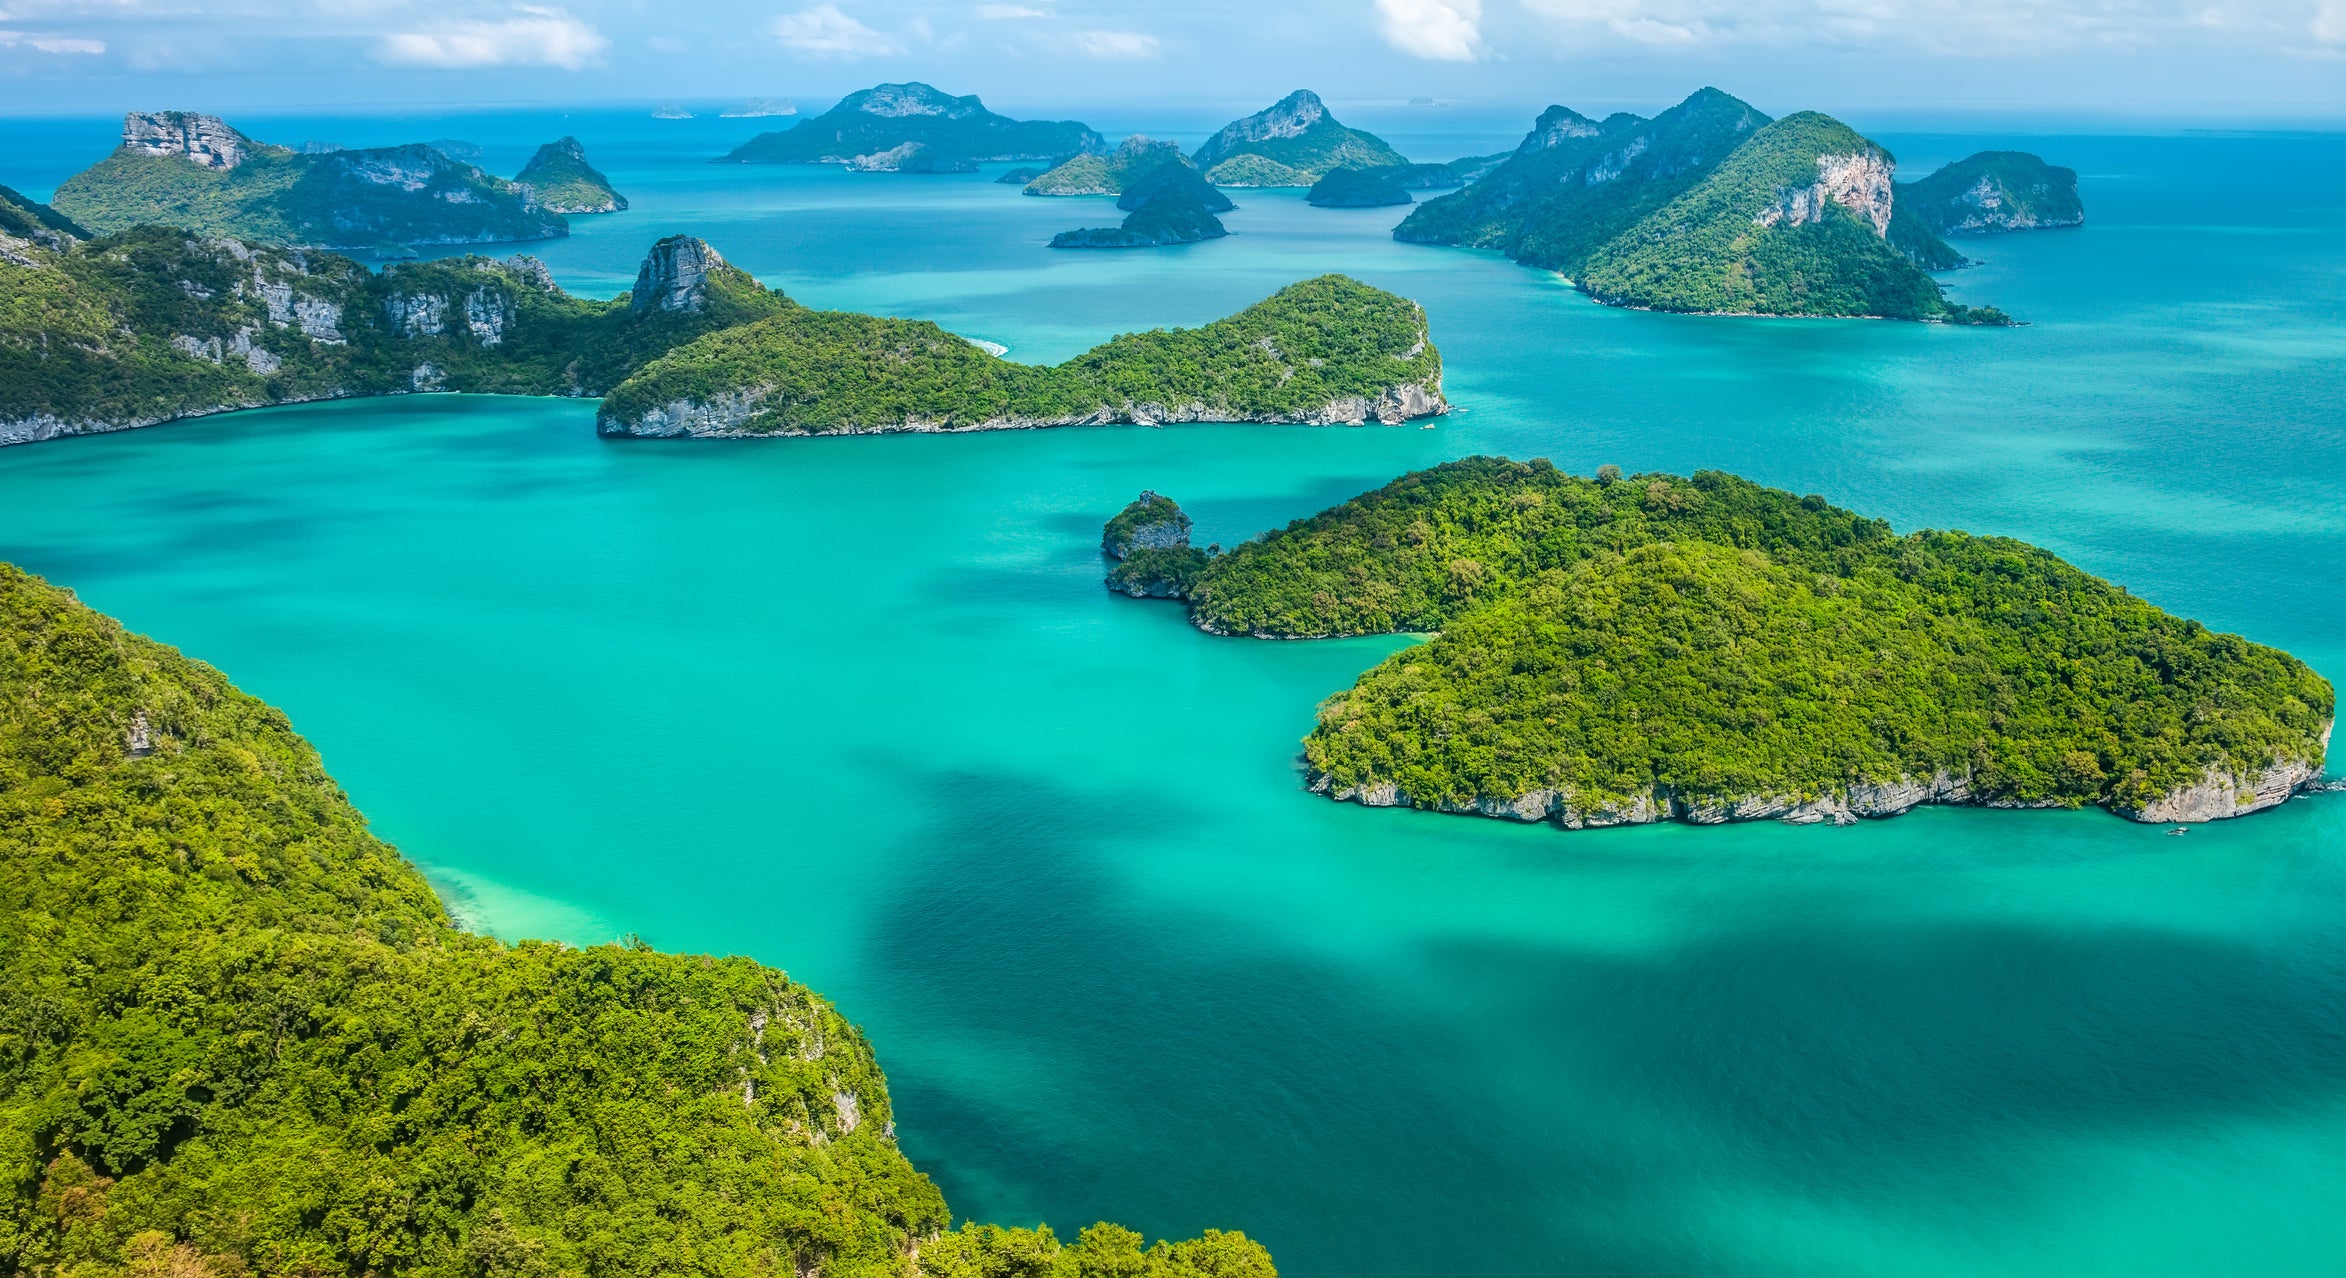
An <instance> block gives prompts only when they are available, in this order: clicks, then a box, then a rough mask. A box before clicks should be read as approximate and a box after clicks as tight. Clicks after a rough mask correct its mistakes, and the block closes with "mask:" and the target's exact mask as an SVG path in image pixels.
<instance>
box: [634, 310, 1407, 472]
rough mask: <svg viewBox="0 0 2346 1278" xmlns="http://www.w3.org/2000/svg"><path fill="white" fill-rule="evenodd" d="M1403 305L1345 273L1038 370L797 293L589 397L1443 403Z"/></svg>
mask: <svg viewBox="0 0 2346 1278" xmlns="http://www.w3.org/2000/svg"><path fill="white" fill-rule="evenodd" d="M1441 376H1442V364H1441V355H1440V353H1439V352H1438V351H1437V350H1436V349H1435V348H1434V346H1433V344H1432V342H1431V341H1430V340H1429V339H1428V336H1427V333H1426V322H1425V314H1424V312H1423V311H1422V310H1421V309H1419V307H1418V306H1417V304H1416V303H1414V302H1411V301H1409V300H1408V299H1406V298H1401V297H1396V296H1394V295H1392V294H1390V293H1386V292H1384V291H1382V290H1379V289H1374V288H1371V287H1369V286H1368V285H1365V284H1362V283H1360V282H1359V281H1357V280H1352V279H1349V278H1346V277H1344V276H1341V275H1326V276H1321V277H1319V278H1318V279H1312V280H1305V281H1303V282H1302V283H1299V284H1292V285H1289V286H1288V287H1286V288H1284V289H1281V290H1280V291H1279V292H1278V293H1276V294H1274V295H1272V296H1271V297H1270V298H1268V299H1266V300H1264V301H1262V302H1259V303H1257V304H1255V305H1253V306H1250V307H1248V308H1247V309H1246V310H1244V311H1241V312H1239V313H1238V314H1236V315H1233V316H1230V317H1228V318H1226V319H1221V320H1216V321H1214V322H1213V323H1211V324H1207V325H1204V326H1202V327H1199V328H1193V329H1181V328H1175V329H1156V330H1152V331H1150V332H1146V333H1128V334H1125V335H1124V336H1121V337H1117V338H1115V339H1113V340H1111V341H1109V342H1107V343H1104V344H1103V345H1100V346H1098V347H1095V348H1093V349H1092V350H1090V351H1088V352H1086V353H1084V354H1082V355H1078V356H1076V357H1075V358H1074V359H1071V360H1068V361H1067V362H1066V363H1063V364H1058V365H1053V366H1042V365H1034V364H1021V363H1017V362H1014V361H1011V360H1005V359H998V358H996V357H994V356H992V355H989V354H987V353H986V352H984V351H982V350H980V349H979V348H978V347H976V346H975V345H973V344H971V343H970V342H969V341H967V340H966V339H964V338H960V337H957V336H955V335H953V334H951V333H948V332H946V331H945V330H944V329H941V328H939V327H937V326H936V325H934V324H930V323H926V322H924V321H917V320H899V319H887V318H881V317H876V316H869V315H853V314H846V313H842V312H836V311H815V310H808V309H805V308H799V307H793V308H791V309H790V310H787V311H785V312H783V313H781V314H778V315H775V316H773V317H772V318H769V319H765V320H761V321H759V322H757V323H754V324H748V325H744V326H741V327H737V328H730V329H726V330H723V331H720V332H716V333H712V334H710V335H708V336H706V337H703V338H700V339H698V340H696V341H693V342H690V343H687V344H685V345H683V346H679V347H677V348H676V349H674V350H672V351H670V352H669V353H668V354H666V355H664V356H662V357H660V358H658V359H655V360H653V361H652V362H650V363H649V364H647V365H645V366H644V367H643V369H642V370H641V371H639V372H637V373H636V374H635V375H634V376H632V377H630V378H628V379H627V380H626V381H625V382H623V383H621V384H620V385H619V386H618V387H617V388H616V389H614V390H613V391H612V392H611V394H610V395H609V397H607V398H606V399H605V400H604V401H603V408H602V412H601V414H600V417H599V418H598V425H599V428H600V429H602V430H603V431H604V432H605V433H608V434H623V435H718V434H727V435H772V434H813V433H831V432H858V431H878V430H976V429H990V428H998V427H1003V426H1043V425H1074V424H1099V423H1106V422H1120V421H1146V422H1161V421H1182V420H1190V421H1195V420H1210V421H1310V422H1329V421H1362V420H1366V419H1369V418H1375V419H1378V420H1392V421H1399V420H1402V419H1404V418H1407V417H1419V416H1426V415H1430V414H1433V413H1438V412H1441V411H1444V409H1445V408H1446V404H1445V403H1444V402H1443V401H1442V398H1441Z"/></svg>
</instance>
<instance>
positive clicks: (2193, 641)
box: [1110, 457, 2336, 829]
mask: <svg viewBox="0 0 2346 1278" xmlns="http://www.w3.org/2000/svg"><path fill="white" fill-rule="evenodd" d="M1142 517H1143V518H1145V519H1146V520H1148V521H1149V522H1150V523H1152V524H1153V525H1155V526H1159V527H1162V526H1164V525H1165V523H1166V522H1167V521H1168V520H1169V519H1170V518H1171V516H1170V515H1169V514H1168V513H1167V512H1164V511H1147V512H1143V515H1142ZM1119 518H1126V519H1132V518H1133V512H1132V511H1131V509H1130V508H1128V510H1127V512H1126V514H1125V515H1123V516H1119ZM1135 522H1137V520H1135ZM1181 531H1182V541H1183V542H1184V543H1185V542H1186V535H1187V526H1186V520H1182V521H1181ZM1175 553H1176V552H1175V550H1173V549H1150V550H1146V551H1143V550H1134V551H1132V552H1131V557H1128V558H1127V560H1126V561H1125V562H1126V564H1132V563H1133V562H1134V559H1136V558H1138V557H1139V556H1141V555H1143V554H1146V555H1151V556H1163V557H1165V558H1166V559H1167V560H1171V559H1172V557H1173V556H1174V555H1175ZM1183 559H1184V560H1186V562H1182V561H1173V562H1170V563H1160V564H1158V565H1149V566H1150V567H1152V568H1155V569H1156V571H1155V573H1154V575H1153V576H1151V577H1149V578H1147V579H1145V580H1142V581H1140V582H1139V583H1137V584H1140V585H1142V586H1143V587H1144V589H1141V590H1132V589H1130V584H1132V583H1129V582H1127V583H1120V582H1119V581H1118V580H1117V578H1116V576H1115V574H1111V579H1110V585H1111V587H1112V588H1117V589H1123V590H1125V591H1126V592H1127V593H1164V594H1178V595H1180V596H1181V597H1184V598H1186V599H1187V601H1188V604H1189V608H1190V615H1191V620H1192V621H1193V622H1194V623H1195V624H1196V625H1198V626H1199V627H1200V628H1202V629H1205V630H1207V631H1210V632H1213V633H1216V634H1231V635H1257V636H1263V637H1274V638H1317V637H1324V636H1335V635H1364V634H1387V633H1394V632H1420V633H1430V634H1433V635H1434V636H1435V637H1434V638H1433V639H1432V640H1431V641H1430V642H1428V643H1425V644H1423V645H1419V646H1415V647H1411V648H1407V649H1404V650H1403V651H1401V652H1399V653H1396V654H1395V655H1394V656H1392V657H1390V658H1388V659H1387V660H1386V661H1385V662H1383V663H1382V664H1380V665H1378V666H1377V667H1375V668H1374V669H1372V670H1370V671H1369V672H1368V673H1367V674H1364V675H1362V676H1361V678H1360V680H1359V682H1358V683H1356V684H1355V685H1354V686H1353V687H1352V689H1351V690H1350V691H1348V692H1345V693H1341V694H1339V695H1337V696H1336V697H1334V698H1331V699H1330V700H1329V701H1328V702H1327V703H1326V704H1325V705H1324V706H1323V707H1322V708H1321V712H1320V718H1319V724H1318V726H1317V727H1316V728H1314V729H1313V731H1312V733H1311V735H1310V737H1309V738H1308V739H1307V740H1306V741H1305V743H1304V756H1305V760H1306V762H1307V765H1308V768H1309V784H1310V785H1311V787H1312V788H1313V789H1314V790H1317V791H1319V792H1321V793H1325V794H1327V795H1329V796H1331V797H1333V798H1338V799H1348V800H1352V801H1355V802H1359V803H1364V804H1368V805H1370V806H1410V807H1417V808H1425V809H1430V810H1435V811H1443V812H1461V813H1479V814H1481V815H1485V816H1495V817H1504V818H1507V819H1510V820H1520V821H1550V822H1554V823H1557V824H1560V825H1562V826H1565V827H1567V828H1573V829H1578V828H1582V827H1586V826H1603V825H1621V824H1636V823H1643V822H1651V821H1664V820H1683V821H1691V822H1696V823H1714V822H1721V821H1735V820H1754V819H1761V818H1775V819H1781V820H1788V821H1795V822H1814V821H1833V822H1848V821H1854V820H1856V819H1858V818H1860V817H1869V816H1888V815H1893V814H1896V813H1899V812H1903V811H1905V810H1907V809H1909V808H1911V807H1914V806H1916V805H1918V804H1924V803H1962V804H1975V805H1986V806H1991V807H2078V806H2082V805H2088V804H2090V805H2097V806H2101V807H2104V808H2107V809H2109V810H2111V811H2113V812H2116V813H2118V814H2120V815H2122V816H2125V817H2128V818H2130V819H2132V820H2136V821H2145V822H2176V821H2207V820H2215V819H2219V818H2223V817H2230V816H2237V815H2240V814H2242V813H2247V812H2254V811H2257V810H2260V809H2262V808H2267V807H2271V806H2273V805H2275V804H2278V803H2281V802H2283V801H2284V800H2286V799H2288V798H2289V797H2290V796H2291V795H2293V794H2295V793H2298V792H2299V791H2300V790H2302V789H2304V788H2305V787H2307V786H2308V785H2310V784H2311V783H2313V782H2314V781H2315V779H2316V778H2318V777H2319V776H2320V774H2321V770H2322V764H2323V760H2324V756H2325V754H2326V751H2327V749H2328V744H2329V736H2330V731H2331V725H2332V721H2333V718H2334V716H2335V713H2336V696H2335V693H2334V691H2333V690H2332V689H2331V687H2330V685H2329V684H2328V683H2327V682H2326V681H2324V680H2323V679H2322V678H2321V677H2320V676H2319V675H2317V674H2315V673H2314V672H2313V671H2312V670H2311V669H2309V668H2308V667H2307V666H2306V665H2305V664H2304V663H2303V662H2301V661H2298V660H2297V659H2296V658H2294V657H2291V656H2289V655H2288V654H2287V653H2284V652H2280V651H2278V650H2275V649H2272V648H2267V647H2263V646H2261V645H2258V644H2254V643H2250V642H2248V641H2246V640H2244V639H2241V638H2239V637H2238V636H2234V635H2225V634H2218V633H2216V632H2214V631H2211V630H2209V629H2207V628H2206V627H2205V626H2202V625H2201V624H2199V623H2198V622H2196V621H2189V620H2185V619H2182V618H2178V617H2174V616H2170V615H2169V614H2167V613H2165V612H2162V611H2160V610H2159V609H2157V608H2155V607H2153V606H2152V605H2150V604H2148V603H2145V602H2143V601H2142V600H2140V599H2136V598H2135V597H2133V596H2131V595H2129V594H2127V593H2126V592H2125V591H2124V590H2122V589H2120V588H2118V587H2116V586H2113V585H2111V584H2110V583H2108V582H2105V581H2102V580H2101V579H2099V578H2096V577H2092V576H2089V575H2087V574H2085V573H2083V572H2080V571H2079V570H2077V569H2076V568H2074V567H2072V566H2071V565H2069V564H2067V563H2064V562H2063V561H2061V560H2060V559H2058V558H2056V557H2055V556H2053V555H2052V554H2050V553H2048V552H2046V551H2043V550H2040V549H2038V548H2036V547H2034V546H2030V545H2027V544H2025V543H2022V542H2018V541H2013V540H2011V539H2009V538H2002V537H1975V536H1971V535H1968V534H1965V533H1960V532H1917V533H1911V534H1908V535H1906V536H1898V535H1896V534H1894V533H1892V532H1891V531H1890V528H1889V526H1888V525H1887V524H1884V523H1882V522H1881V521H1879V520H1874V519H1868V518H1865V517H1864V516H1861V515H1857V514H1853V513H1851V512H1849V511H1845V510H1840V509H1837V508H1835V507H1833V506H1832V505H1830V504H1829V503H1827V502H1826V501H1825V500H1824V499H1823V498H1821V497H1815V496H1809V497H1800V496H1795V495H1794V494H1791V493H1786V492H1781V491H1778V490H1775V489H1769V488H1763V487H1760V486H1759V485H1757V484H1753V483H1751V482H1749V481H1747V480H1743V479H1738V478H1736V477H1735V476H1732V475H1727V474H1722V473H1720V472H1716V471H1703V472H1698V473H1696V474H1695V475H1693V476H1692V477H1680V476H1675V475H1659V474H1648V475H1622V474H1621V473H1620V472H1619V471H1618V470H1617V469H1615V468H1613V467H1603V468H1600V469H1599V471H1598V473H1597V476H1596V477H1595V478H1593V479H1584V478H1579V477H1575V476H1572V475H1568V474H1565V473H1563V472H1562V471H1559V470H1557V469H1556V468H1555V467H1553V466H1551V465H1549V464H1548V463H1546V462H1544V461H1536V462H1531V463H1520V462H1511V461H1507V460H1505V459H1502V458H1493V457H1477V458H1469V459H1467V460H1465V461H1459V462H1452V463H1449V464H1447V465H1443V466H1438V467H1435V468H1434V469H1432V470H1427V471H1420V472H1417V473H1415V474H1411V475H1406V476H1403V477H1402V478H1400V479H1398V480H1395V481H1394V482H1393V483H1391V484H1389V485H1387V486H1385V487H1384V488H1381V489H1378V490H1377V491H1375V492H1371V493H1366V494H1363V495H1362V496H1359V497H1356V498H1354V499H1352V500H1351V501H1348V502H1345V503H1344V504H1342V505H1340V506H1337V507H1335V508H1333V509H1330V510H1327V511H1323V512H1322V513H1320V514H1318V515H1315V516H1312V517H1311V518H1309V519H1302V520H1297V521H1296V522H1294V523H1292V524H1290V525H1288V526H1287V527H1286V528H1284V529H1279V530H1274V531H1272V532H1270V533H1268V534H1266V535H1264V536H1263V537H1262V538H1260V539H1259V540H1255V541H1250V542H1247V543H1245V544H1243V545H1241V546H1239V547H1237V548H1236V549H1235V550H1233V551H1231V552H1230V553H1228V554H1224V555H1213V556H1198V555H1196V554H1195V552H1191V553H1190V555H1188V556H1184V557H1183ZM1150 581H1163V582H1165V583H1167V585H1168V586H1169V587H1172V588H1169V589H1165V590H1161V591H1157V590H1148V589H1145V587H1146V586H1147V585H1148V584H1149V583H1150Z"/></svg>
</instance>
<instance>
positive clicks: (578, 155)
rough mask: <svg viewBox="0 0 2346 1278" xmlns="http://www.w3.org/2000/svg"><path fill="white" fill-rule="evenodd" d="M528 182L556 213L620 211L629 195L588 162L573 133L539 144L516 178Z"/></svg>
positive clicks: (517, 181)
mask: <svg viewBox="0 0 2346 1278" xmlns="http://www.w3.org/2000/svg"><path fill="white" fill-rule="evenodd" d="M513 181H514V184H515V185H517V186H526V187H528V188H529V189H530V190H531V192H532V193H534V194H535V195H536V196H537V200H538V203H539V204H540V205H541V206H543V207H545V208H548V209H551V210H553V211H554V212H556V213H562V214H567V215H577V214H582V213H617V212H619V211H620V210H622V209H624V208H626V207H627V197H626V196H624V195H621V194H620V193H619V192H618V191H616V190H614V189H612V186H611V179H609V178H607V177H604V176H603V174H602V172H601V170H599V169H597V168H596V167H595V166H594V165H592V164H589V163H587V158H586V147H584V146H582V145H580V143H579V140H578V139H577V138H573V137H565V138H560V139H558V140H556V141H553V142H548V143H547V144H545V145H544V146H541V147H539V148H538V153H537V154H536V155H533V156H531V157H530V161H529V163H528V164H526V165H523V166H522V170H521V172H520V173H518V174H515V175H514V178H513Z"/></svg>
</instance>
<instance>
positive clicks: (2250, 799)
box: [1209, 628, 2330, 830]
mask: <svg viewBox="0 0 2346 1278" xmlns="http://www.w3.org/2000/svg"><path fill="white" fill-rule="evenodd" d="M1209 629H1210V628H1209ZM2329 742H2330V730H2329V729H2328V728H2325V729H2324V730H2323V732H2322V737H2321V744H2322V749H2323V751H2324V752H2325V754H2326V752H2327V750H2328V748H2329ZM2321 774H2322V760H2321V759H2319V758H2316V759H2312V760H2303V759H2284V760H2280V761H2278V762H2276V763H2274V764H2273V765H2272V766H2271V767H2268V768H2265V769H2263V770H2261V771H2259V772H2256V773H2254V774H2252V775H2249V776H2245V777H2242V776H2236V775H2234V774H2232V773H2231V772H2229V771H2226V770H2224V769H2221V768H2212V769H2210V770H2209V771H2208V773H2207V775H2206V776H2205V777H2203V778H2201V779H2200V780H2199V781H2197V782H2194V783H2193V784H2190V785H2186V786H2180V787H2177V788H2176V789H2174V790H2172V791H2169V792H2168V793H2166V794H2163V795H2160V796H2159V797H2158V798H2156V799H2153V800H2152V801H2150V802H2149V803H2146V804H2144V805H2142V806H2141V807H2127V806H2123V805H2115V804H2113V805H2111V806H2110V810H2111V811H2112V812H2114V813H2116V814H2117V815H2119V816H2122V817H2125V818H2127V819H2128V820H2130V821H2140V822H2144V823H2146V824H2153V825H2169V824H2190V823H2196V822H2201V821H2220V820H2224V819H2226V818H2229V817H2236V816H2246V815H2247V814H2249V813H2251V812H2262V811H2264V810H2265V809H2266V808H2271V807H2276V806H2278V805H2280V804H2282V803H2285V802H2287V801H2288V800H2289V799H2290V798H2292V797H2293V796H2295V795H2299V794H2303V793H2306V792H2308V791H2311V790H2315V789H2319V788H2322V783H2321V780H2320V778H2321ZM1307 784H1308V786H1309V788H1310V789H1311V791H1312V792H1313V793H1315V794H1324V795H1327V796H1328V797H1329V798H1332V799H1336V800H1338V801H1341V802H1350V803H1359V804H1362V805H1364V806H1367V807H1372V808H1392V807H1409V806H1413V801H1412V799H1411V797H1410V795H1409V794H1408V793H1407V792H1406V791H1404V790H1402V789H1401V788H1400V787H1399V786H1398V785H1395V784H1393V783H1392V782H1389V781H1386V782H1372V783H1370V784H1366V785H1360V786H1343V785H1339V784H1338V783H1337V782H1336V781H1335V779H1334V778H1333V777H1330V776H1328V775H1326V774H1324V773H1313V774H1312V775H1311V776H1310V777H1309V778H1307ZM1925 804H1947V805H1955V806H1969V807H1985V808H2057V807H2063V806H2066V805H2065V804H2063V803H2061V802H2060V801H2058V800H2038V801H2028V800H2020V799H2014V798H2011V797H2009V796H2004V795H1995V794H1980V793H1978V792H1976V791H1974V790H1973V789H1972V786H1971V782H1970V779H1969V778H1967V777H1959V776H1954V775H1951V774H1949V773H1946V772H1940V773H1938V774H1937V775H1935V776H1931V777H1927V778H1925V777H1900V778H1898V779H1897V780H1894V781H1885V782H1877V781H1859V782H1857V783H1855V784H1853V785H1851V786H1849V787H1848V788H1847V789H1846V790H1843V791H1838V792H1828V793H1824V794H1814V795H1743V796H1722V795H1679V794H1673V793H1671V792H1670V791H1669V790H1668V789H1667V788H1665V787H1659V786H1657V787H1655V788H1653V789H1651V790H1648V791H1644V792H1641V793H1638V794H1633V795H1630V796H1628V797H1626V798H1619V799H1606V800H1602V801H1599V802H1596V803H1592V804H1585V805H1575V804H1574V803H1573V801H1572V800H1571V798H1570V797H1569V796H1568V795H1566V794H1565V793H1564V792H1562V791H1558V790H1534V791H1531V792H1530V793H1528V794H1520V795H1514V796H1499V795H1477V796H1475V797H1474V798H1473V799H1471V800H1469V801H1466V802H1463V803H1460V802H1451V801H1445V800H1436V801H1434V802H1431V803H1428V804H1426V805H1425V806H1426V807H1428V808H1429V809H1430V810H1432V811H1436V812H1447V813H1455V814H1462V815H1473V816H1487V817H1497V818H1500V819H1502V820H1508V821H1524V822H1537V821H1552V822H1554V823H1555V824H1557V825H1560V826H1562V827H1563V828H1565V829H1567V830H1581V829H1597V828H1602V827H1605V826H1613V825H1645V824H1651V823H1654V822H1659V821H1683V822H1686V823H1687V824H1690V825H1724V824H1726V823H1728V822H1731V821H1783V822H1786V823H1788V824H1792V825H1819V824H1827V823H1829V824H1832V825H1852V824H1855V823H1856V822H1858V821H1859V820H1862V819H1867V818H1881V817H1893V816H1897V815H1899V814H1900V813H1903V812H1908V811H1911V810H1913V809H1914V808H1918V807H1921V806H1923V805H1925Z"/></svg>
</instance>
